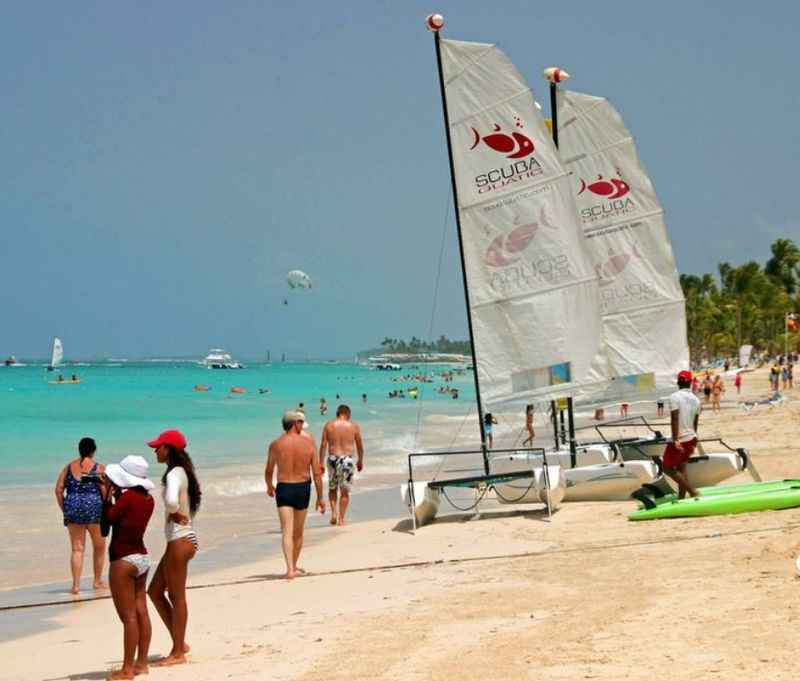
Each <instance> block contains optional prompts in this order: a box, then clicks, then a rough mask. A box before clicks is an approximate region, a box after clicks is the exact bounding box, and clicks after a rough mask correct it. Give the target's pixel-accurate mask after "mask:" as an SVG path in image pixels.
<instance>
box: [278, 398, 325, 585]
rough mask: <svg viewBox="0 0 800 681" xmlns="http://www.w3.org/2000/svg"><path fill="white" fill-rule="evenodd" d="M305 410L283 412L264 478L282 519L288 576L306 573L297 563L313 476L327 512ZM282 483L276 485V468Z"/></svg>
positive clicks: (321, 509)
mask: <svg viewBox="0 0 800 681" xmlns="http://www.w3.org/2000/svg"><path fill="white" fill-rule="evenodd" d="M304 420H305V417H304V416H303V412H298V411H287V412H285V413H284V415H283V431H284V433H283V435H281V436H280V437H279V438H278V439H277V440H273V441H272V442H271V443H270V445H269V453H268V456H267V466H266V469H265V470H264V480H265V482H266V483H267V495H268V496H270V497H275V502H276V503H277V505H278V518H279V520H280V523H281V536H282V545H283V557H284V559H285V560H286V574H285V575H284V576H285V577H286V579H294V578H295V577H298V576H300V575H301V574H303V570H302V569H301V568H300V567H299V566H298V565H297V562H298V560H299V559H300V552H301V551H302V550H303V530H304V528H305V523H306V513H307V512H308V505H309V502H310V501H311V478H312V477H313V478H314V488H315V490H316V493H317V503H316V507H317V508H318V509H319V512H320V513H322V514H324V513H325V500H324V499H323V498H322V475H321V473H320V466H319V463H318V462H317V453H316V449H315V446H314V439H313V438H312V437H311V436H310V435H308V434H305V433H303V422H304ZM276 468H277V469H278V471H277V473H278V484H277V486H275V485H274V480H273V478H274V476H275V469H276Z"/></svg>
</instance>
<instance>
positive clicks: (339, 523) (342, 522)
mask: <svg viewBox="0 0 800 681" xmlns="http://www.w3.org/2000/svg"><path fill="white" fill-rule="evenodd" d="M337 524H338V525H339V527H344V518H339V522H338V523H337Z"/></svg>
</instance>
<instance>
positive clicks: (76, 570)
mask: <svg viewBox="0 0 800 681" xmlns="http://www.w3.org/2000/svg"><path fill="white" fill-rule="evenodd" d="M96 451H97V445H96V444H95V442H94V440H93V439H92V438H90V437H85V438H83V439H82V440H81V441H80V442H79V443H78V453H79V455H80V458H78V459H74V460H73V461H70V462H69V463H68V464H67V465H66V466H65V467H64V469H63V470H62V471H61V474H60V475H59V476H58V480H57V481H56V502H57V503H58V506H59V508H60V509H61V511H62V512H63V513H64V525H65V526H66V528H67V531H68V532H69V541H70V545H71V547H72V552H71V554H70V561H69V563H70V568H71V569H72V589H71V590H70V593H72V594H77V593H78V592H79V591H80V588H81V572H82V571H83V551H84V546H85V542H86V533H87V532H88V533H89V536H90V537H91V539H92V548H93V550H94V556H93V558H94V588H95V589H104V588H105V586H106V585H105V584H103V580H102V576H103V562H104V559H105V551H106V540H105V539H104V538H103V535H102V534H100V516H101V515H102V512H103V496H104V494H105V488H104V487H103V483H102V480H101V478H100V475H101V474H102V473H103V466H102V465H101V464H99V463H97V462H96V461H95V460H94V454H95V452H96Z"/></svg>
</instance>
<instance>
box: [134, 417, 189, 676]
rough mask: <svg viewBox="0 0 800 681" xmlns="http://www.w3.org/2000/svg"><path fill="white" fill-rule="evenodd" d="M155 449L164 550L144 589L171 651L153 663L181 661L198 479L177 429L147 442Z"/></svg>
mask: <svg viewBox="0 0 800 681" xmlns="http://www.w3.org/2000/svg"><path fill="white" fill-rule="evenodd" d="M147 444H148V446H149V447H152V448H153V449H154V450H155V454H156V459H158V462H159V463H163V464H166V465H167V471H166V472H165V473H164V476H163V477H162V478H161V482H162V485H163V492H162V494H163V498H164V509H165V512H166V524H165V528H164V529H165V532H166V536H167V548H166V550H165V551H164V556H163V557H162V558H161V562H160V563H159V564H158V567H157V568H156V573H155V575H153V580H152V581H151V582H150V588H149V589H148V590H147V593H148V594H149V596H150V600H151V601H153V605H154V606H155V608H156V610H158V614H159V615H160V616H161V619H162V620H163V621H164V624H165V625H166V627H167V629H168V631H169V633H170V636H171V637H172V650H170V652H169V655H167V656H166V657H165V658H164V659H162V660H159V661H158V662H156V663H155V665H156V666H169V665H174V664H183V663H184V662H186V653H188V652H189V646H188V645H187V644H186V623H187V621H188V619H189V609H188V607H187V604H186V574H187V571H188V567H189V561H190V560H191V559H192V558H194V556H195V554H196V553H197V547H198V544H197V534H196V533H195V531H194V527H193V526H192V519H193V518H194V516H195V514H196V513H197V509H198V508H200V497H201V492H200V483H199V482H198V481H197V476H196V475H195V472H194V464H193V463H192V459H191V458H190V457H189V454H188V452H187V451H186V438H185V437H184V436H183V434H182V433H181V432H180V431H177V430H165V431H164V432H163V433H161V435H159V436H158V437H157V438H156V439H155V440H152V441H150V442H148V443H147Z"/></svg>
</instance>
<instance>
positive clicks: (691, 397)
mask: <svg viewBox="0 0 800 681" xmlns="http://www.w3.org/2000/svg"><path fill="white" fill-rule="evenodd" d="M676 409H677V410H678V442H688V441H689V440H692V439H694V438H696V437H697V433H695V432H694V419H695V416H697V415H698V414H699V413H700V400H698V399H697V395H695V394H694V393H693V392H692V391H691V390H690V389H689V388H681V389H680V390H677V391H675V392H674V393H672V395H670V396H669V410H670V412H673V411H675V410H676Z"/></svg>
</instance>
